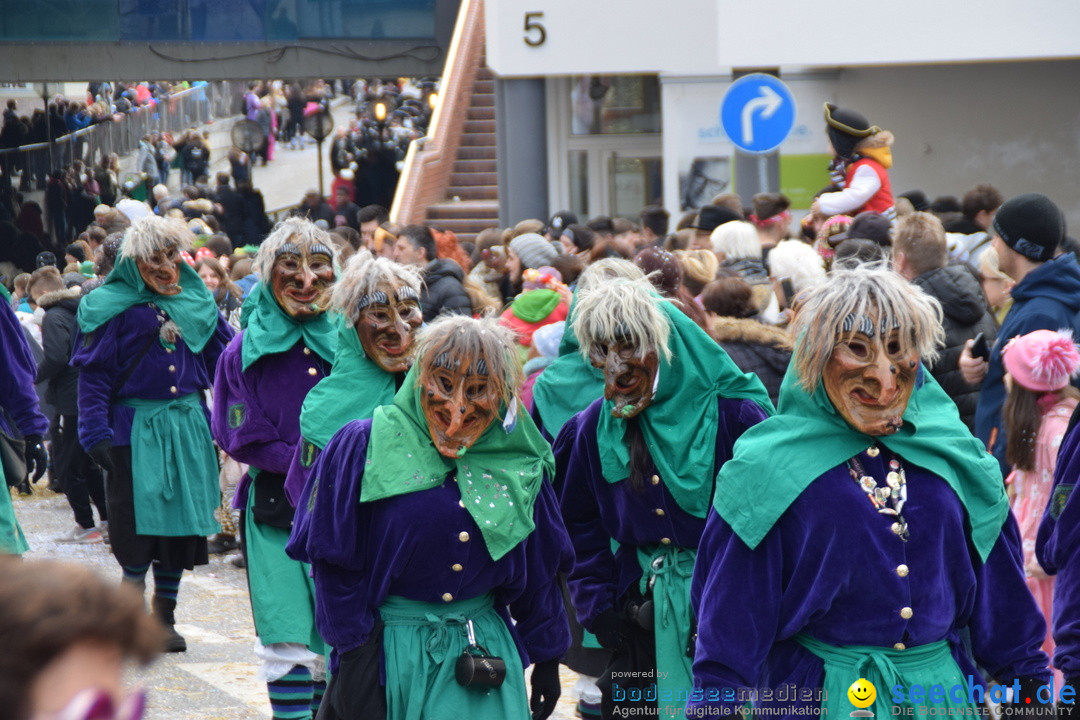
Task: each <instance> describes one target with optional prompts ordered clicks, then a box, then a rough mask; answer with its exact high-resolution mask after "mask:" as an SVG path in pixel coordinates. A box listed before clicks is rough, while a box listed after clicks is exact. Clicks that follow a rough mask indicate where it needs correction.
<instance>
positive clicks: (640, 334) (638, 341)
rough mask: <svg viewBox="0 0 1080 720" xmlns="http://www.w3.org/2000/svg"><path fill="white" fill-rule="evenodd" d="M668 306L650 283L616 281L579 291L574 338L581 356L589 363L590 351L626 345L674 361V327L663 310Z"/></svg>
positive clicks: (638, 351)
mask: <svg viewBox="0 0 1080 720" xmlns="http://www.w3.org/2000/svg"><path fill="white" fill-rule="evenodd" d="M661 302H667V301H666V300H663V299H662V298H661V297H660V296H658V295H657V294H656V291H655V290H654V289H653V286H652V285H651V284H650V283H649V281H648V280H646V279H644V278H642V279H638V280H627V279H625V278H616V279H613V280H611V281H609V282H606V283H602V284H601V285H599V286H597V287H594V288H592V289H590V290H586V291H579V292H578V298H577V302H576V303H575V304H574V320H573V323H574V334H575V335H577V339H578V342H579V343H581V354H582V356H583V357H584V358H585V360H586V361H588V360H589V350H590V349H591V348H592V346H593V345H595V344H597V343H603V344H606V345H612V344H614V343H616V342H624V343H629V344H632V345H634V346H635V347H636V348H637V353H636V355H637V356H638V357H645V356H646V355H648V354H649V352H651V351H655V352H656V353H657V354H659V355H661V356H663V357H664V358H665V359H667V360H670V359H671V350H670V348H668V337H669V335H670V334H671V326H670V325H669V324H668V319H667V316H665V315H664V311H663V310H661V309H660V303H661Z"/></svg>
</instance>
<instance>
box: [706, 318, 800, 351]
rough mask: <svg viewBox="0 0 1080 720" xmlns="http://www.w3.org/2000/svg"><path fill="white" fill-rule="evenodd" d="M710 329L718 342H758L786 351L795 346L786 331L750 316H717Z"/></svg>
mask: <svg viewBox="0 0 1080 720" xmlns="http://www.w3.org/2000/svg"><path fill="white" fill-rule="evenodd" d="M712 331H713V337H714V338H716V341H717V342H718V343H726V342H746V343H758V344H761V345H771V346H772V347H776V348H781V349H783V350H788V351H790V350H792V349H793V348H794V347H795V342H794V341H793V340H792V338H791V335H790V334H789V333H788V332H786V331H784V330H781V329H780V328H778V327H774V326H772V325H766V324H764V323H761V322H758V321H757V320H753V319H751V318H732V317H718V318H716V319H715V320H714V321H713V325H712Z"/></svg>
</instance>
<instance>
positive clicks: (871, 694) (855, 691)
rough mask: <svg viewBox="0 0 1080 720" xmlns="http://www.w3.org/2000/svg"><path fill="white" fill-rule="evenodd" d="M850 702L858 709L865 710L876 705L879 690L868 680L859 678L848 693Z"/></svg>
mask: <svg viewBox="0 0 1080 720" xmlns="http://www.w3.org/2000/svg"><path fill="white" fill-rule="evenodd" d="M847 696H848V700H850V701H851V704H852V705H854V706H855V707H857V708H860V709H865V708H868V707H870V706H871V705H873V704H874V700H875V699H876V698H877V688H875V687H874V684H873V683H872V682H870V681H869V680H867V679H866V678H859V679H858V680H856V681H855V682H853V683H851V687H849V688H848V691H847Z"/></svg>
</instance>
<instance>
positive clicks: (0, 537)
mask: <svg viewBox="0 0 1080 720" xmlns="http://www.w3.org/2000/svg"><path fill="white" fill-rule="evenodd" d="M29 549H30V545H29V544H28V543H27V542H26V536H25V535H23V531H22V527H20V526H19V520H18V518H16V517H15V507H14V505H13V504H12V502H11V490H10V488H8V487H7V486H6V485H5V486H4V492H3V493H0V553H3V554H5V555H22V554H23V553H24V552H26V551H27V550H29Z"/></svg>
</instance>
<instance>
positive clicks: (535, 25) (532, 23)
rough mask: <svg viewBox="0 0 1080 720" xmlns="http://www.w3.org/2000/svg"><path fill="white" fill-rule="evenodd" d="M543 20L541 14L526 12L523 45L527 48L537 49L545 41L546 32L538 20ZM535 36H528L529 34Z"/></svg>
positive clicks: (542, 14)
mask: <svg viewBox="0 0 1080 720" xmlns="http://www.w3.org/2000/svg"><path fill="white" fill-rule="evenodd" d="M543 19H544V13H542V12H527V13H525V44H526V45H528V46H529V47H539V46H540V45H543V44H544V41H545V40H547V30H545V29H544V26H543V25H541V24H540V22H539V21H540V20H543ZM533 32H535V34H533V35H530V34H529V33H533Z"/></svg>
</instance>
